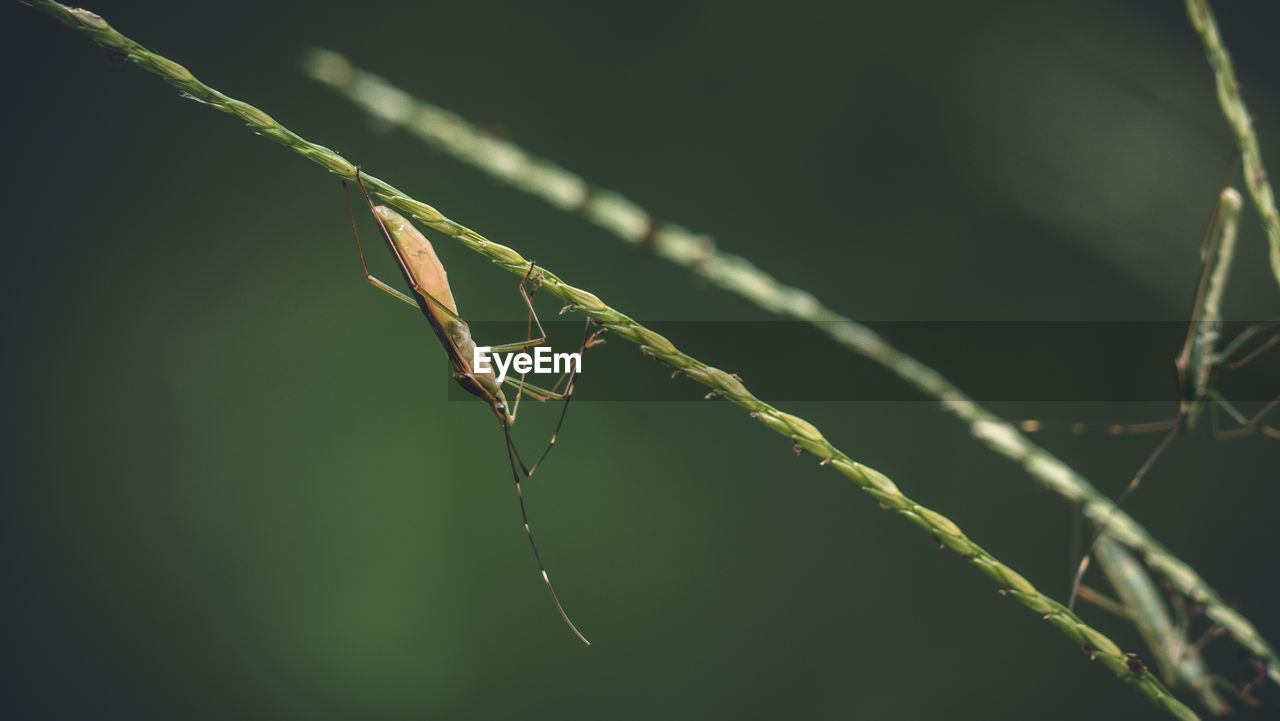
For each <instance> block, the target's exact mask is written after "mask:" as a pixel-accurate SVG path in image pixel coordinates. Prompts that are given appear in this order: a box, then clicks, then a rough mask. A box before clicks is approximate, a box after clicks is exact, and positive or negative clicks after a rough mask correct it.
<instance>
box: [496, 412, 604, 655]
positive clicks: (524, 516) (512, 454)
mask: <svg viewBox="0 0 1280 721" xmlns="http://www.w3.org/2000/svg"><path fill="white" fill-rule="evenodd" d="M502 436H503V438H505V439H506V442H507V463H508V464H509V465H510V466H511V478H512V479H513V480H514V481H515V482H516V498H518V499H519V500H520V518H521V520H523V521H524V532H525V535H527V536H528V537H529V546H530V548H532V549H533V558H534V560H535V561H537V562H538V571H540V572H541V573H542V581H543V583H545V584H547V591H549V592H550V593H551V601H552V602H553V603H555V604H556V610H557V611H559V612H560V617H561V618H563V619H564V622H565V623H566V624H568V626H569V630H571V631H573V634H574V635H575V636H577V637H578V640H579V641H582V642H583V643H585V644H587V645H588V646H590V645H591V642H590V641H588V640H587V637H586V636H583V635H582V632H581V631H579V630H578V627H577V626H575V625H573V621H571V620H569V614H567V613H565V610H564V606H562V605H561V604H560V598H559V597H558V596H556V589H555V587H554V586H552V585H551V577H550V576H548V575H547V567H546V566H545V565H544V564H543V563H542V555H541V554H539V553H538V544H537V543H535V542H534V540H533V530H532V529H530V528H529V512H528V510H527V509H526V508H525V505H524V491H523V490H522V489H521V487H520V472H519V471H517V470H516V464H517V462H518V463H519V465H520V470H522V471H524V476H525V478H528V477H529V471H528V470H526V469H525V465H524V461H523V460H521V458H520V452H519V451H518V450H516V446H515V443H514V442H512V440H511V429H510V428H508V427H507V424H506V423H505V422H503V424H502Z"/></svg>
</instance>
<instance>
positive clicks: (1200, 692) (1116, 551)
mask: <svg viewBox="0 0 1280 721" xmlns="http://www.w3.org/2000/svg"><path fill="white" fill-rule="evenodd" d="M1093 554H1094V556H1095V557H1096V558H1097V560H1098V565H1099V566H1100V567H1101V568H1102V572H1103V574H1105V575H1106V577H1107V580H1108V581H1109V582H1110V583H1111V587H1112V588H1113V589H1114V590H1115V593H1116V596H1117V599H1118V600H1113V599H1109V598H1107V597H1105V596H1103V595H1102V594H1100V593H1098V592H1097V591H1094V590H1093V589H1091V588H1089V587H1088V586H1082V587H1081V589H1080V598H1081V599H1082V600H1085V601H1088V602H1090V603H1092V604H1094V605H1096V606H1099V607H1100V608H1104V609H1106V610H1109V611H1112V612H1114V613H1116V614H1117V615H1119V616H1121V617H1123V618H1127V619H1129V620H1130V621H1132V622H1133V624H1134V625H1135V626H1136V627H1137V629H1138V633H1139V634H1141V635H1142V639H1143V641H1145V642H1146V644H1147V648H1149V649H1150V650H1151V653H1152V656H1153V658H1154V660H1155V665H1156V668H1157V669H1158V670H1159V672H1160V676H1161V678H1162V679H1163V681H1164V683H1165V684H1166V685H1168V686H1171V687H1177V686H1182V687H1185V688H1187V689H1190V690H1192V691H1194V692H1195V693H1196V695H1197V696H1199V697H1200V702H1201V703H1202V704H1204V707H1205V709H1207V710H1208V711H1209V712H1210V713H1212V714H1214V715H1215V716H1223V715H1226V714H1228V713H1230V712H1231V705H1230V704H1229V703H1227V701H1226V700H1225V699H1224V698H1223V697H1222V696H1221V695H1220V694H1219V693H1218V688H1219V687H1221V688H1224V689H1229V690H1230V691H1231V692H1232V693H1234V694H1235V695H1237V696H1238V697H1239V698H1240V699H1241V700H1243V701H1245V702H1246V703H1249V704H1250V705H1253V704H1256V703H1257V701H1256V700H1255V699H1253V698H1251V697H1249V696H1248V695H1247V694H1246V693H1244V692H1241V691H1239V690H1237V689H1235V688H1234V687H1233V686H1232V685H1231V683H1230V682H1229V681H1227V680H1226V679H1224V678H1223V677H1221V676H1217V675H1214V674H1213V673H1211V672H1210V671H1209V667H1208V666H1207V665H1206V664H1205V661H1204V659H1203V658H1202V657H1201V655H1200V649H1201V648H1202V647H1203V645H1204V643H1205V642H1207V641H1208V640H1211V639H1212V638H1215V637H1216V635H1215V629H1213V628H1211V629H1209V631H1207V632H1206V633H1205V636H1204V637H1203V638H1202V639H1201V640H1200V641H1197V642H1195V643H1192V642H1191V641H1189V640H1188V635H1187V631H1188V626H1189V617H1188V614H1187V609H1186V603H1185V602H1184V601H1183V600H1182V598H1181V597H1175V598H1174V599H1173V600H1174V604H1173V608H1174V610H1175V611H1176V612H1177V615H1178V623H1174V620H1173V618H1172V617H1171V616H1170V614H1169V606H1168V605H1167V604H1166V603H1165V601H1164V598H1163V595H1162V594H1161V593H1160V591H1159V589H1158V588H1157V587H1156V583H1155V581H1154V580H1153V579H1152V578H1151V576H1150V575H1149V574H1148V573H1147V571H1146V569H1145V568H1144V567H1143V565H1142V563H1141V562H1140V561H1139V560H1138V559H1137V558H1135V557H1134V555H1133V554H1132V553H1130V552H1129V551H1128V550H1127V549H1125V547H1124V546H1123V545H1121V544H1120V543H1118V542H1116V541H1114V540H1112V539H1111V537H1110V536H1108V535H1107V534H1105V533H1104V534H1102V535H1101V536H1099V537H1098V540H1097V543H1096V544H1095V546H1094V549H1093ZM1135 661H1136V659H1135ZM1137 663H1138V664H1139V665H1141V662H1137ZM1135 673H1136V671H1135Z"/></svg>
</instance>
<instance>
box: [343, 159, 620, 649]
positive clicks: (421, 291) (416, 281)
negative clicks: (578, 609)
mask: <svg viewBox="0 0 1280 721" xmlns="http://www.w3.org/2000/svg"><path fill="white" fill-rule="evenodd" d="M356 184H357V185H358V186H359V187H360V192H361V193H362V194H363V195H364V199H365V202H366V203H368V204H369V210H370V211H371V212H372V213H373V217H374V219H375V220H377V222H378V228H379V230H380V232H381V233H382V237H383V240H385V241H386V243H387V248H388V249H390V251H391V255H392V257H393V258H395V261H396V264H397V265H398V266H399V267H400V273H401V274H402V275H403V276H404V279H405V282H406V283H408V284H409V287H410V289H412V291H413V295H412V297H410V296H408V295H405V294H404V293H401V292H400V291H398V290H396V289H394V288H392V287H391V286H389V285H387V284H386V283H384V282H382V281H381V280H379V279H377V278H376V277H374V276H373V274H371V273H370V272H369V266H368V264H367V263H366V262H365V258H364V248H363V246H362V245H361V244H360V232H359V231H358V230H356V222H355V214H354V212H352V210H351V196H350V193H349V192H348V190H347V184H346V182H345V181H344V182H343V184H342V191H343V194H344V195H345V196H346V198H347V212H348V214H349V215H350V216H351V228H352V231H353V232H355V236H356V249H357V251H358V252H359V253H360V264H361V266H362V267H363V268H364V275H365V279H366V280H368V281H369V282H370V283H371V284H373V286H374V287H376V288H378V289H379V290H382V291H384V292H386V293H387V294H389V295H391V296H392V297H394V298H397V299H399V300H401V301H403V302H405V303H408V304H410V305H412V306H414V307H416V308H418V309H419V310H421V311H422V314H423V315H424V316H426V318H427V321H428V322H429V323H430V324H431V330H432V331H433V332H434V333H435V335H436V339H437V340H439V341H440V346H441V347H442V348H444V351H445V355H447V356H448V358H449V365H450V366H451V367H452V369H453V380H454V381H455V382H457V383H458V385H460V386H461V387H462V388H463V390H465V391H467V392H468V393H470V394H472V395H474V396H476V397H477V398H479V399H481V400H483V401H484V402H485V403H487V404H488V405H489V409H490V410H492V411H493V414H494V416H495V417H497V419H498V424H499V425H501V426H502V436H503V439H504V441H505V442H506V446H507V462H508V464H509V465H510V467H511V477H512V479H513V480H514V481H515V484H516V497H517V498H518V499H519V501H520V516H521V518H522V519H523V521H524V530H525V534H526V535H527V536H528V537H529V545H530V546H531V547H532V548H533V557H534V560H536V561H537V563H538V571H539V572H540V573H541V575H542V581H543V583H545V584H546V586H547V591H548V592H549V593H550V594H551V600H552V602H553V603H555V606H556V610H557V611H559V612H560V616H561V618H563V619H564V622H565V623H566V624H568V626H569V628H570V630H572V631H573V633H574V635H575V636H577V637H578V639H579V640H580V641H582V642H583V643H585V644H587V645H588V646H589V645H591V642H590V641H588V640H587V639H586V637H585V636H583V635H582V633H581V632H580V631H578V628H577V626H575V625H574V624H573V621H571V620H569V614H568V613H566V612H565V610H564V606H562V605H561V604H560V599H559V598H558V597H557V596H556V591H555V588H554V587H553V586H552V585H551V578H550V577H549V576H548V575H547V568H546V566H545V565H544V564H543V562H542V556H541V555H540V554H539V553H538V545H537V544H536V543H534V540H533V531H532V530H530V528H529V514H528V511H527V510H526V509H525V502H524V491H523V490H522V488H521V485H520V480H521V478H522V477H523V478H529V477H530V476H532V475H533V473H534V471H536V470H537V469H538V466H539V465H540V464H541V463H542V461H543V460H545V459H546V457H547V454H548V453H550V452H551V448H552V447H553V446H554V445H555V443H556V438H557V436H558V435H559V433H560V426H561V425H562V424H563V423H564V417H565V413H567V412H568V410H569V399H570V398H572V396H573V388H574V383H575V381H576V380H577V377H578V372H579V371H580V365H579V366H578V367H572V369H571V370H570V371H569V372H567V373H566V374H565V375H564V376H561V378H560V380H559V381H557V382H556V384H555V386H554V387H553V388H552V389H551V390H547V389H545V388H539V387H537V386H535V385H533V384H531V383H526V382H525V381H524V374H523V373H522V374H521V376H520V379H519V380H517V379H515V378H506V379H504V380H503V381H502V382H499V381H498V379H497V377H496V376H495V375H494V374H493V372H492V371H480V370H477V369H475V368H473V367H472V359H473V358H475V351H476V344H475V341H473V340H472V338H471V327H470V326H469V325H467V322H466V321H464V320H463V319H462V318H461V317H460V316H459V315H458V306H457V303H456V302H455V301H454V299H453V291H452V289H450V287H449V280H448V275H447V274H446V273H445V270H444V266H443V265H442V264H441V263H440V259H439V258H438V257H437V256H436V253H435V249H434V248H433V247H432V245H431V241H429V240H427V238H426V236H424V235H423V234H422V233H421V232H420V231H419V230H418V229H417V228H415V227H414V226H413V224H412V223H410V222H409V221H408V220H407V219H405V218H404V217H403V216H401V215H399V214H398V213H396V212H395V211H394V210H391V209H390V208H388V207H386V206H385V205H378V206H375V205H374V204H373V199H372V198H370V197H369V191H368V190H366V189H365V187H364V182H363V181H362V180H360V173H359V171H356ZM539 281H540V276H538V275H537V274H535V273H534V265H533V264H532V263H530V264H529V270H528V271H527V272H526V273H525V275H524V278H522V279H521V281H520V295H521V297H522V298H524V302H525V304H526V305H528V307H529V333H528V334H527V335H528V336H529V337H528V338H527V339H526V340H524V341H520V342H517V343H509V344H506V345H499V346H493V347H492V350H494V351H498V352H502V351H512V350H517V349H521V348H528V347H530V346H536V345H539V344H541V343H543V342H545V341H546V338H547V334H546V331H544V330H543V328H542V322H541V321H540V320H538V314H537V312H536V311H534V309H533V299H532V297H531V296H532V294H533V293H534V292H537V289H538V283H539ZM530 287H531V288H532V290H530ZM534 325H536V326H537V328H538V334H539V336H538V337H537V338H533V337H532V335H533V333H532V331H533V326H534ZM602 332H603V330H601V331H597V332H596V333H595V334H592V333H591V320H590V319H588V320H587V330H586V333H585V334H584V336H583V340H582V346H581V347H580V349H579V358H581V354H582V353H583V352H585V351H586V349H587V348H590V347H591V346H593V345H597V344H599V343H602V342H603V341H602V340H600V339H599V335H600V333H602ZM565 376H567V377H568V383H566V384H565V388H564V390H563V391H558V390H556V388H559V386H560V383H561V382H563V381H564V380H565ZM503 383H506V384H508V385H511V386H513V387H515V388H516V389H517V392H516V400H515V404H513V405H512V404H508V402H507V398H506V395H505V394H504V393H503V392H502V385H503ZM525 395H528V396H530V397H531V398H533V399H535V400H539V401H546V400H549V399H553V398H554V399H557V400H563V401H564V406H563V408H562V409H561V411H560V419H559V421H558V422H557V423H556V429H555V431H554V432H553V433H552V434H551V440H550V442H548V443H547V447H546V448H545V449H544V450H543V451H542V455H540V456H539V457H538V460H537V461H535V462H534V463H533V465H531V466H530V465H526V464H525V462H524V459H523V458H521V457H520V452H519V451H518V450H516V446H515V443H514V442H513V441H512V440H511V426H512V425H514V424H515V422H516V411H517V410H518V408H519V405H520V399H521V397H523V396H525ZM517 468H518V470H517Z"/></svg>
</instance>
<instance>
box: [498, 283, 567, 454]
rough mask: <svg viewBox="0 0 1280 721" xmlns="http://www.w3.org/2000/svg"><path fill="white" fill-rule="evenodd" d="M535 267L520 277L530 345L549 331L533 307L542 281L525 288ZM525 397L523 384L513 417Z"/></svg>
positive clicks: (543, 339)
mask: <svg viewBox="0 0 1280 721" xmlns="http://www.w3.org/2000/svg"><path fill="white" fill-rule="evenodd" d="M533 268H534V264H533V262H532V261H531V262H530V263H529V269H528V270H526V271H525V272H524V277H523V278H521V279H520V297H521V298H524V304H525V305H526V306H528V307H529V320H528V327H527V328H526V330H525V339H526V342H527V343H528V345H540V344H542V342H543V341H545V340H546V339H547V331H545V330H543V328H542V321H541V320H539V319H538V312H537V311H536V310H534V309H533V294H534V293H537V292H538V287H539V285H541V282H540V281H535V282H534V285H533V290H532V291H528V290H525V284H526V283H528V282H529V278H530V277H532V275H533ZM534 323H537V324H538V338H537V341H536V342H535V340H534V338H533V324H534ZM526 347H527V346H526ZM525 375H526V374H525V373H521V374H520V380H521V382H523V381H524V379H525ZM523 397H524V387H523V386H521V387H520V388H518V389H517V390H516V400H515V402H514V403H512V404H511V417H512V418H515V416H516V413H518V412H519V411H520V399H521V398H523ZM562 416H563V414H562ZM534 466H535V467H536V466H537V464H536V463H535V464H534Z"/></svg>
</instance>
